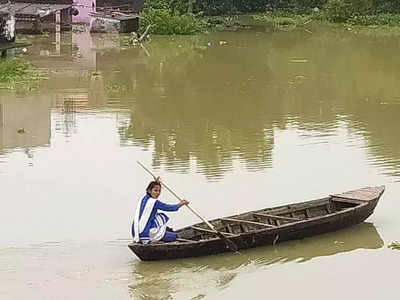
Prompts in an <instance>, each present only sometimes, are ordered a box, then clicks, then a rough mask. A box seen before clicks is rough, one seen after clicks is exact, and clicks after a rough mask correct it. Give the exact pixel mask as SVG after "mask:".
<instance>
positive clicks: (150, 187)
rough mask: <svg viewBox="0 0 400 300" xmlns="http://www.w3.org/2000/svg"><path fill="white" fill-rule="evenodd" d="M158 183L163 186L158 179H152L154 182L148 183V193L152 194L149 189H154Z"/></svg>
mask: <svg viewBox="0 0 400 300" xmlns="http://www.w3.org/2000/svg"><path fill="white" fill-rule="evenodd" d="M156 185H158V186H159V187H161V183H159V182H157V181H152V182H150V183H149V185H148V186H147V188H146V193H147V194H148V195H150V194H149V191H151V190H152V189H153V187H155V186H156Z"/></svg>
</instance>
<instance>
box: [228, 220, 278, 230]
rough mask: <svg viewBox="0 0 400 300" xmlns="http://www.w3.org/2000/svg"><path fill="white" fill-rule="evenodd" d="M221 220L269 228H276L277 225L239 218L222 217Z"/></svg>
mask: <svg viewBox="0 0 400 300" xmlns="http://www.w3.org/2000/svg"><path fill="white" fill-rule="evenodd" d="M221 220H222V221H225V222H235V223H243V224H248V225H254V226H263V227H269V228H274V227H276V226H275V225H269V224H265V223H260V222H254V221H247V220H239V219H233V218H221Z"/></svg>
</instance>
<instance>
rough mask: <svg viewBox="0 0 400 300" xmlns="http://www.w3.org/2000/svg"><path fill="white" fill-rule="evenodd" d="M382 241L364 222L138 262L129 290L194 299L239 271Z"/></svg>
mask: <svg viewBox="0 0 400 300" xmlns="http://www.w3.org/2000/svg"><path fill="white" fill-rule="evenodd" d="M383 244H384V243H383V241H382V239H381V237H380V236H379V234H378V232H377V230H376V228H375V226H374V225H373V224H372V223H366V222H365V223H362V224H360V225H357V226H354V227H352V228H349V229H345V230H341V231H338V232H334V233H329V234H324V235H320V236H316V237H312V238H306V239H303V240H297V241H291V242H287V243H282V244H278V245H276V246H275V247H260V248H254V249H250V250H246V251H243V252H242V254H241V255H237V254H229V253H228V254H222V255H212V256H207V257H200V258H192V259H184V260H172V261H158V262H138V261H135V262H134V263H133V264H132V270H133V271H132V279H131V282H132V283H131V284H130V285H129V289H130V291H131V296H132V298H133V299H175V297H176V298H179V297H177V295H180V294H182V295H183V293H185V296H186V297H185V299H192V298H193V297H196V296H201V295H202V293H205V294H207V291H208V292H209V291H210V290H213V289H223V288H224V287H226V286H227V285H229V283H230V282H231V281H232V280H234V279H235V277H236V276H237V274H238V273H243V272H252V270H255V269H259V268H267V267H268V266H269V265H272V264H277V263H289V262H295V263H303V262H306V261H309V260H311V259H313V258H317V257H321V256H330V255H335V254H339V253H344V252H350V251H354V250H357V249H378V248H381V247H383ZM157 293H159V294H157ZM189 295H190V297H189Z"/></svg>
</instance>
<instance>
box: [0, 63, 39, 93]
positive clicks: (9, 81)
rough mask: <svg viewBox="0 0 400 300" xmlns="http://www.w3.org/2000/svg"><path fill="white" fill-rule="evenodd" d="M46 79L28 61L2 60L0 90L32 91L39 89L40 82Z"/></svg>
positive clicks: (0, 65)
mask: <svg viewBox="0 0 400 300" xmlns="http://www.w3.org/2000/svg"><path fill="white" fill-rule="evenodd" d="M41 79H44V77H43V73H42V72H40V71H38V70H34V69H33V68H32V65H31V64H30V63H29V62H27V61H26V60H23V59H20V58H15V59H2V60H0V88H2V89H10V90H15V89H24V90H32V89H35V88H37V87H38V84H39V81H40V80H41Z"/></svg>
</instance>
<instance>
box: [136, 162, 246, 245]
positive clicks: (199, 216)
mask: <svg viewBox="0 0 400 300" xmlns="http://www.w3.org/2000/svg"><path fill="white" fill-rule="evenodd" d="M137 163H138V164H139V165H140V166H141V167H142V168H143V169H145V170H146V171H147V173H149V174H150V175H151V176H152V177H153V178H154V180H156V179H157V177H156V176H155V175H154V174H153V173H152V172H151V171H150V170H149V169H148V168H146V167H145V166H144V165H143V164H142V163H141V162H140V161H137ZM160 183H161V185H162V186H163V187H165V188H166V189H167V190H168V191H169V192H170V193H171V194H172V195H174V196H175V197H176V198H177V199H178V200H179V201H182V200H183V199H182V198H181V197H179V196H178V195H177V194H176V193H175V192H174V191H173V190H172V189H171V188H170V187H169V186H168V185H166V184H165V183H164V182H162V181H160ZM186 207H187V208H188V209H189V210H190V211H191V212H192V213H193V214H195V215H196V216H197V217H198V218H199V219H200V220H202V221H203V222H204V223H206V224H207V226H208V227H210V229H211V230H212V231H214V232H215V234H216V235H218V237H219V238H220V239H221V240H223V241H224V243H225V244H226V246H227V247H228V248H229V249H230V250H232V251H234V252H237V251H238V247H237V246H236V244H235V243H234V242H232V241H231V240H229V239H228V238H227V237H226V236H224V235H223V233H222V232H220V231H218V230H217V229H216V228H215V226H214V225H213V224H211V223H210V222H208V221H207V220H206V219H205V218H203V217H202V216H201V215H200V214H199V213H198V212H196V211H195V210H194V209H193V208H191V207H190V206H189V204H186Z"/></svg>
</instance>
